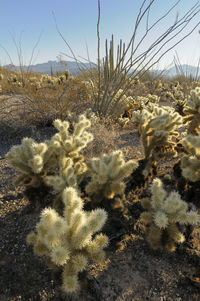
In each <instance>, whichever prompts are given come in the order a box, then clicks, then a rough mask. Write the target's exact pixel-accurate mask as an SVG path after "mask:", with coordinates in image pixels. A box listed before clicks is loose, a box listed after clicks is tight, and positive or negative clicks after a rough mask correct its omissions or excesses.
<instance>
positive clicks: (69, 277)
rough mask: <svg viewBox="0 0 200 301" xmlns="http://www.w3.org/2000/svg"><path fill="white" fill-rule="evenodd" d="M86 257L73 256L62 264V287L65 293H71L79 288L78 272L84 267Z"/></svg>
mask: <svg viewBox="0 0 200 301" xmlns="http://www.w3.org/2000/svg"><path fill="white" fill-rule="evenodd" d="M86 265H87V259H86V258H85V257H84V256H82V255H76V256H73V257H72V258H71V259H70V260H69V261H68V262H67V264H66V265H65V266H64V269H63V273H62V279H63V284H62V289H63V291H65V292H66V293H73V292H76V291H77V290H78V289H79V283H78V272H81V271H83V270H84V269H85V267H86Z"/></svg>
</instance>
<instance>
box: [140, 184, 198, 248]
mask: <svg viewBox="0 0 200 301" xmlns="http://www.w3.org/2000/svg"><path fill="white" fill-rule="evenodd" d="M151 193H152V197H151V199H149V201H148V199H147V198H145V199H143V200H142V202H141V204H142V206H143V207H144V208H145V209H147V211H144V212H143V213H142V214H141V216H140V218H141V220H142V221H143V222H144V223H145V224H149V225H150V226H149V230H148V232H147V239H148V241H149V243H150V246H151V247H152V248H153V249H157V248H159V247H160V246H162V243H164V246H165V247H166V248H167V249H168V250H170V251H173V250H174V249H175V243H182V242H183V241H184V239H185V237H184V234H183V233H181V232H180V230H178V228H177V226H176V225H177V223H179V224H185V225H196V224H197V223H198V222H200V216H199V215H198V213H197V212H196V211H187V210H188V205H187V203H186V202H184V201H183V200H181V197H180V195H179V194H178V193H177V192H175V191H172V192H171V193H169V194H168V195H167V193H166V191H165V190H164V189H163V185H162V182H161V180H159V179H158V178H156V179H154V180H153V183H152V186H151Z"/></svg>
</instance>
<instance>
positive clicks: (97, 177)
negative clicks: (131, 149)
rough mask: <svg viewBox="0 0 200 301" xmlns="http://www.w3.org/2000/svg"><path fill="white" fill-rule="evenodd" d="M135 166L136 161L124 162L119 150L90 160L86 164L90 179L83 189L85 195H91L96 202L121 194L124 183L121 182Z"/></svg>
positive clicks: (136, 164)
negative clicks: (89, 171)
mask: <svg viewBox="0 0 200 301" xmlns="http://www.w3.org/2000/svg"><path fill="white" fill-rule="evenodd" d="M137 166H138V163H137V161H136V160H129V161H128V162H125V161H124V158H123V154H122V152H121V151H119V150H118V151H114V152H112V153H111V154H109V155H105V154H104V155H103V156H102V157H101V158H92V159H91V160H90V162H89V163H88V167H89V169H90V170H91V174H92V178H91V181H90V182H89V184H88V185H87V186H86V188H85V190H86V192H87V194H89V195H93V196H94V200H96V201H100V200H102V199H103V198H104V197H105V198H108V199H112V198H113V197H114V196H115V194H123V192H124V189H125V183H123V182H121V180H122V179H123V178H125V177H128V176H129V175H130V174H131V173H132V171H133V170H135V169H136V168H137Z"/></svg>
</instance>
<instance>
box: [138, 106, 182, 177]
mask: <svg viewBox="0 0 200 301" xmlns="http://www.w3.org/2000/svg"><path fill="white" fill-rule="evenodd" d="M151 109H152V112H151V111H150V110H148V109H147V110H146V109H144V110H143V111H142V112H141V113H135V115H134V117H133V121H134V119H135V120H136V122H137V123H138V129H139V133H140V135H141V141H142V144H143V148H144V154H145V160H146V161H147V164H146V166H145V168H144V170H143V174H144V176H147V175H148V174H149V171H150V168H151V167H152V164H154V163H156V162H157V161H159V160H160V159H162V158H167V157H172V156H176V151H175V146H176V143H175V142H173V137H174V136H178V132H177V131H176V130H177V128H178V127H180V126H181V125H182V117H181V116H180V115H179V114H178V113H177V112H173V109H172V110H169V111H168V110H167V109H163V108H159V107H158V106H155V107H154V108H153V107H151Z"/></svg>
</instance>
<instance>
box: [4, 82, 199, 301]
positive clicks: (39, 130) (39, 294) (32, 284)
mask: <svg viewBox="0 0 200 301" xmlns="http://www.w3.org/2000/svg"><path fill="white" fill-rule="evenodd" d="M146 87H147V86H146ZM7 89H8V88H7ZM138 89H139V88H138ZM8 90H9V89H8ZM146 90H147V88H146ZM146 90H145V92H144V91H142V90H141V89H140V93H139V92H138V95H144V94H145V93H146V92H147V91H146ZM14 92H15V93H16V91H14ZM17 92H18V93H19V92H20V91H17ZM15 93H14V94H12V95H11V94H7V95H5V93H4V94H3V95H1V98H0V112H1V116H2V119H1V124H0V134H1V142H0V170H1V173H0V217H1V219H0V226H1V244H0V275H1V277H0V278H1V280H0V300H1V301H18V300H21V301H36V300H41V301H50V300H51V301H62V300H83V301H84V300H88V301H89V300H102V301H104V300H105V301H111V300H116V301H122V300H127V301H129V300H130V301H131V300H134V301H145V300H152V301H170V300H171V301H172V300H173V301H182V300H185V301H190V300H191V301H193V300H195V301H197V300H200V294H199V289H200V229H199V227H198V226H196V227H194V229H193V230H192V231H189V232H188V231H186V235H187V240H186V242H185V243H183V244H182V245H180V246H178V248H177V250H176V251H175V252H174V253H168V252H167V251H166V250H165V249H161V250H158V251H152V250H151V249H150V247H149V245H148V243H147V241H146V239H145V228H144V225H143V224H142V223H141V222H140V221H138V218H139V216H140V213H141V211H142V207H141V205H140V202H139V198H140V197H142V196H146V195H149V189H148V187H149V186H148V184H150V183H151V181H152V178H150V179H149V183H148V182H147V183H146V184H145V185H144V186H141V187H137V188H136V189H135V190H134V189H132V187H131V185H128V186H127V187H128V188H127V190H126V192H125V195H124V197H123V198H122V199H120V198H119V197H115V198H114V200H112V201H110V204H102V206H104V207H105V208H106V210H107V211H108V216H109V217H108V223H107V224H106V226H105V227H104V229H103V231H104V232H105V233H107V234H108V236H109V239H110V244H109V246H108V248H107V249H106V260H105V262H104V263H103V264H93V263H91V264H90V265H89V266H88V270H87V272H86V273H83V274H82V275H80V281H81V284H82V289H81V292H80V294H79V295H78V297H74V296H64V295H63V294H62V292H61V290H60V284H61V282H60V274H59V273H58V274H55V273H53V272H52V271H51V270H49V269H48V268H47V267H46V266H45V262H44V258H42V257H38V256H36V255H34V253H33V250H32V247H30V246H27V244H26V236H27V234H28V233H29V232H30V231H31V230H33V229H34V228H35V225H36V223H37V222H38V220H39V213H40V211H41V208H42V207H44V206H51V201H52V197H53V195H51V194H49V195H48V196H47V197H45V200H40V199H39V196H38V199H39V200H38V201H39V202H40V205H39V206H37V207H36V208H30V207H29V203H28V200H27V199H26V198H25V196H24V194H23V187H19V188H17V189H16V188H15V187H14V186H13V184H12V181H13V179H14V177H15V175H16V171H15V170H13V169H12V168H11V167H9V165H8V162H7V160H6V159H5V154H6V153H7V152H8V151H9V149H10V147H11V146H12V145H16V144H20V141H21V139H22V138H23V137H24V136H28V137H33V138H35V139H36V140H37V141H38V142H39V141H43V140H45V139H49V138H50V137H51V136H52V135H53V134H54V133H55V129H54V128H53V127H52V124H51V122H50V123H49V124H43V123H40V122H39V121H38V119H37V118H36V121H37V122H33V121H34V120H33V118H32V116H31V118H29V115H26V112H27V111H26V109H27V108H30V102H28V101H27V99H28V98H27V97H28V96H27V93H25V92H23V93H19V94H18V95H16V94H15ZM48 93H49V94H51V93H50V92H49V91H47V95H48ZM29 97H30V96H29ZM24 99H26V101H25V104H26V106H27V104H28V107H26V106H25V107H24V106H22V107H19V106H17V104H19V103H23V100H24ZM56 99H57V95H54V98H53V101H55V102H56ZM15 104H16V106H15ZM73 105H74V106H73V108H74V109H78V112H82V111H84V110H85V108H87V107H90V105H91V104H90V102H86V101H85V100H84V99H83V102H82V103H81V98H80V100H79V102H78V103H77V104H76V105H75V104H73ZM50 108H51V105H50V106H49V111H48V113H49V112H50ZM6 110H7V111H6ZM44 111H45V112H47V111H46V108H45V110H44ZM47 115H48V114H47ZM41 116H43V115H41ZM41 116H40V117H41ZM52 118H54V116H52V115H50V120H52ZM89 131H90V132H91V133H92V134H93V135H94V141H93V142H92V143H90V144H89V145H88V147H87V148H86V149H85V150H84V156H85V158H86V161H87V160H88V159H89V158H92V157H99V156H100V155H102V154H103V153H109V152H111V151H113V150H117V149H121V150H122V151H123V153H124V157H125V159H126V161H127V160H128V159H133V158H134V159H139V160H140V159H142V158H143V149H142V146H141V144H140V137H139V134H138V130H137V127H136V126H133V125H132V126H127V127H125V128H122V127H121V126H119V125H118V124H115V123H113V121H112V120H109V119H106V120H101V121H99V122H97V123H96V124H95V126H92V127H91V129H90V130H89ZM176 161H177V158H171V159H167V160H165V161H164V162H161V163H159V164H158V170H157V176H158V177H159V178H161V179H163V176H164V175H165V174H170V175H171V176H172V180H171V181H169V182H164V183H165V188H166V189H167V191H171V190H173V189H176V188H177V187H176V179H175V177H174V175H173V166H174V164H175V162H176ZM182 194H183V195H184V192H182ZM191 201H193V200H191ZM89 207H90V205H89ZM195 277H196V278H195Z"/></svg>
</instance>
